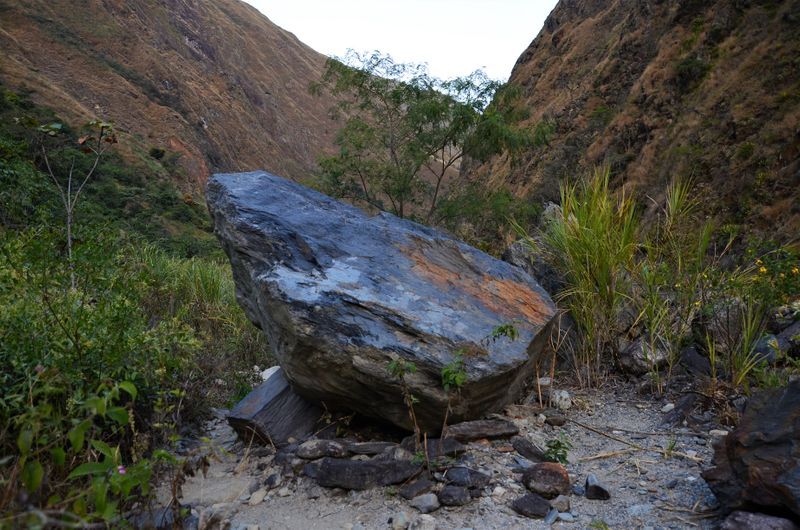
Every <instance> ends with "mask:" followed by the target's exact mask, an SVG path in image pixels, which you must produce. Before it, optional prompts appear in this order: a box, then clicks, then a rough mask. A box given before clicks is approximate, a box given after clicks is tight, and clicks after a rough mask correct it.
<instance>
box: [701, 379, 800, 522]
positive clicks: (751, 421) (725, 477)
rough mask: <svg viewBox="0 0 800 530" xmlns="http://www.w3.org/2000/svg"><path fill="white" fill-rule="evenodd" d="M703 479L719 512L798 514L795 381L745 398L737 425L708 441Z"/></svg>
mask: <svg viewBox="0 0 800 530" xmlns="http://www.w3.org/2000/svg"><path fill="white" fill-rule="evenodd" d="M714 464H715V465H716V467H714V468H712V469H708V470H706V471H704V472H703V478H704V479H705V480H706V482H708V485H709V487H710V488H711V490H712V491H713V492H714V495H715V496H716V497H717V499H718V500H719V502H720V505H721V506H722V509H723V511H725V512H730V511H732V510H737V509H756V510H759V511H761V510H763V511H765V512H770V513H771V514H773V515H786V516H788V517H792V518H800V381H794V382H792V383H789V385H788V386H787V387H785V388H778V389H773V390H765V391H762V392H760V393H758V394H756V395H754V396H753V397H751V398H750V401H749V403H748V404H747V408H746V409H745V412H744V415H743V416H742V419H741V421H740V422H739V425H738V426H737V427H736V429H734V431H733V432H731V433H730V434H728V436H723V437H721V438H720V439H719V440H718V441H717V442H716V443H715V444H714Z"/></svg>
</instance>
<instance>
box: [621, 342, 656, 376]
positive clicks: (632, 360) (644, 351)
mask: <svg viewBox="0 0 800 530" xmlns="http://www.w3.org/2000/svg"><path fill="white" fill-rule="evenodd" d="M667 355H668V354H667V352H666V351H665V350H663V349H662V348H661V347H660V346H659V345H655V347H654V345H651V344H650V343H649V342H648V341H647V340H646V339H644V338H642V337H639V338H637V339H636V340H634V341H633V342H631V343H630V344H629V345H628V347H627V348H625V349H624V350H623V351H621V352H620V354H619V358H618V361H619V365H620V368H622V369H623V370H624V371H625V372H627V373H630V374H635V375H642V374H646V373H647V372H649V371H651V370H653V369H654V368H661V367H663V366H664V365H665V364H666V363H667Z"/></svg>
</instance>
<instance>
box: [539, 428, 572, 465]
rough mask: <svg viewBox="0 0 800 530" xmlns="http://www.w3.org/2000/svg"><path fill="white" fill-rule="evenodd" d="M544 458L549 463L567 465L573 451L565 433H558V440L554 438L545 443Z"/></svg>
mask: <svg viewBox="0 0 800 530" xmlns="http://www.w3.org/2000/svg"><path fill="white" fill-rule="evenodd" d="M544 445H545V447H546V449H545V452H544V458H545V459H546V460H547V461H548V462H558V463H559V464H566V463H567V457H568V456H569V450H570V449H572V444H571V443H570V441H569V440H568V439H567V437H566V435H565V434H564V433H563V432H560V433H558V437H557V438H552V439H550V440H547V441H546V442H545V444H544Z"/></svg>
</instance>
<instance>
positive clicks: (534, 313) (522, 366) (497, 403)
mask: <svg viewBox="0 0 800 530" xmlns="http://www.w3.org/2000/svg"><path fill="white" fill-rule="evenodd" d="M207 198H208V206H209V211H210V212H211V216H212V218H213V221H214V228H215V231H216V233H217V236H218V237H219V239H220V241H221V243H222V246H223V248H224V249H225V252H226V253H227V255H228V257H229V258H230V261H231V265H232V268H233V275H234V280H235V282H236V289H237V298H238V300H239V302H240V304H241V305H242V306H243V307H244V309H245V312H246V313H247V315H248V316H249V318H250V319H251V320H252V321H253V322H255V323H256V324H257V325H258V326H260V327H261V329H262V330H264V332H265V333H266V334H267V337H268V339H269V342H270V344H271V346H272V348H273V352H274V354H275V356H276V358H277V359H278V362H279V363H280V365H281V366H282V368H283V370H284V372H285V374H286V377H287V379H288V380H289V381H290V382H291V384H292V387H293V388H294V389H295V390H296V391H297V392H298V393H299V394H301V395H302V396H303V397H305V398H307V399H309V400H312V401H315V402H324V403H325V404H326V406H328V407H329V408H347V409H350V410H355V411H358V412H361V413H363V414H365V415H367V416H372V417H378V418H384V419H386V420H389V421H390V422H392V423H394V424H396V425H400V426H402V427H406V428H409V427H411V425H410V421H409V415H408V411H407V410H406V407H405V405H404V403H403V398H402V392H401V386H400V383H399V382H398V381H397V380H395V379H394V378H392V377H391V375H390V374H389V372H388V370H387V365H388V363H389V362H390V361H392V360H395V359H398V358H399V359H405V360H406V361H409V362H412V363H414V364H415V365H416V367H417V370H416V372H415V373H413V374H409V375H407V376H406V383H407V384H408V386H409V387H410V391H411V392H412V393H413V395H414V396H415V398H417V399H418V400H419V401H418V403H417V404H416V407H415V410H416V415H417V418H418V420H419V422H420V424H421V426H422V427H423V428H424V429H426V430H436V429H439V428H441V424H442V419H443V415H444V411H445V409H446V406H447V401H448V400H447V394H446V393H445V392H444V390H443V389H442V385H441V370H442V367H443V366H445V365H447V364H448V363H450V362H452V361H453V359H454V355H455V353H456V351H461V352H463V358H464V368H465V370H466V372H467V381H466V383H465V384H464V386H463V388H462V389H461V392H460V395H459V396H455V397H454V399H453V403H452V412H451V414H450V421H452V422H458V421H463V420H467V419H475V418H479V417H482V416H484V415H485V414H487V413H488V412H491V411H494V410H497V409H499V408H501V407H502V406H504V405H506V404H507V403H509V402H511V401H512V400H514V399H516V398H517V397H518V396H519V395H520V394H521V392H522V391H523V384H524V381H525V380H526V379H527V378H528V377H529V376H530V375H531V374H532V370H533V366H534V363H535V361H536V360H537V359H538V356H539V355H540V354H541V352H542V349H543V347H544V345H545V343H546V340H547V337H548V334H549V327H550V325H551V321H552V319H553V316H554V314H555V306H554V305H553V302H552V301H551V300H550V297H549V296H548V294H547V293H546V292H545V291H544V290H543V289H542V288H541V287H540V286H539V285H538V284H537V283H536V281H535V280H534V279H533V278H531V277H530V276H528V275H527V274H526V273H525V272H524V271H522V270H520V269H518V268H517V267H514V266H512V265H509V264H508V263H505V262H502V261H499V260H496V259H494V258H492V257H490V256H488V255H486V254H484V253H482V252H480V251H478V250H476V249H474V248H472V247H470V246H468V245H466V244H464V243H461V242H459V241H456V240H455V239H453V238H451V237H449V236H447V235H446V234H444V233H442V232H439V231H436V230H433V229H430V228H426V227H423V226H421V225H418V224H416V223H412V222H409V221H405V220H402V219H398V218H397V217H394V216H392V215H389V214H380V215H376V216H373V217H370V216H368V215H367V214H365V213H364V212H362V211H361V210H358V209H357V208H354V207H352V206H349V205H346V204H344V203H341V202H338V201H335V200H333V199H331V198H329V197H326V196H324V195H322V194H320V193H317V192H315V191H313V190H310V189H308V188H306V187H303V186H301V185H299V184H296V183H293V182H290V181H287V180H284V179H282V178H279V177H276V176H274V175H271V174H268V173H264V172H253V173H239V174H218V175H214V176H213V177H212V178H211V179H210V180H209V183H208V190H207ZM507 323H513V324H514V325H515V326H516V327H517V329H518V331H519V338H518V339H517V340H516V341H511V340H510V339H508V338H507V337H501V338H499V339H497V340H494V341H493V340H488V339H487V337H488V336H489V335H490V334H491V332H492V330H493V329H494V328H495V327H496V326H498V325H501V324H507Z"/></svg>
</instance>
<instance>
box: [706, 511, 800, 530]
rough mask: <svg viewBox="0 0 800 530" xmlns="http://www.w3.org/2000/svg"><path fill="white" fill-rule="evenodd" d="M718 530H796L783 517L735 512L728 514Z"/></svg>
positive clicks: (794, 525)
mask: <svg viewBox="0 0 800 530" xmlns="http://www.w3.org/2000/svg"><path fill="white" fill-rule="evenodd" d="M719 528H720V530H753V529H755V528H757V529H758V530H798V528H800V527H798V526H797V525H796V524H794V523H793V522H792V521H790V520H789V519H784V518H783V517H774V516H772V515H766V514H763V513H751V512H740V511H736V512H733V513H732V514H730V515H729V516H728V517H727V518H725V520H724V521H722V524H721V525H720V527H719Z"/></svg>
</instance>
